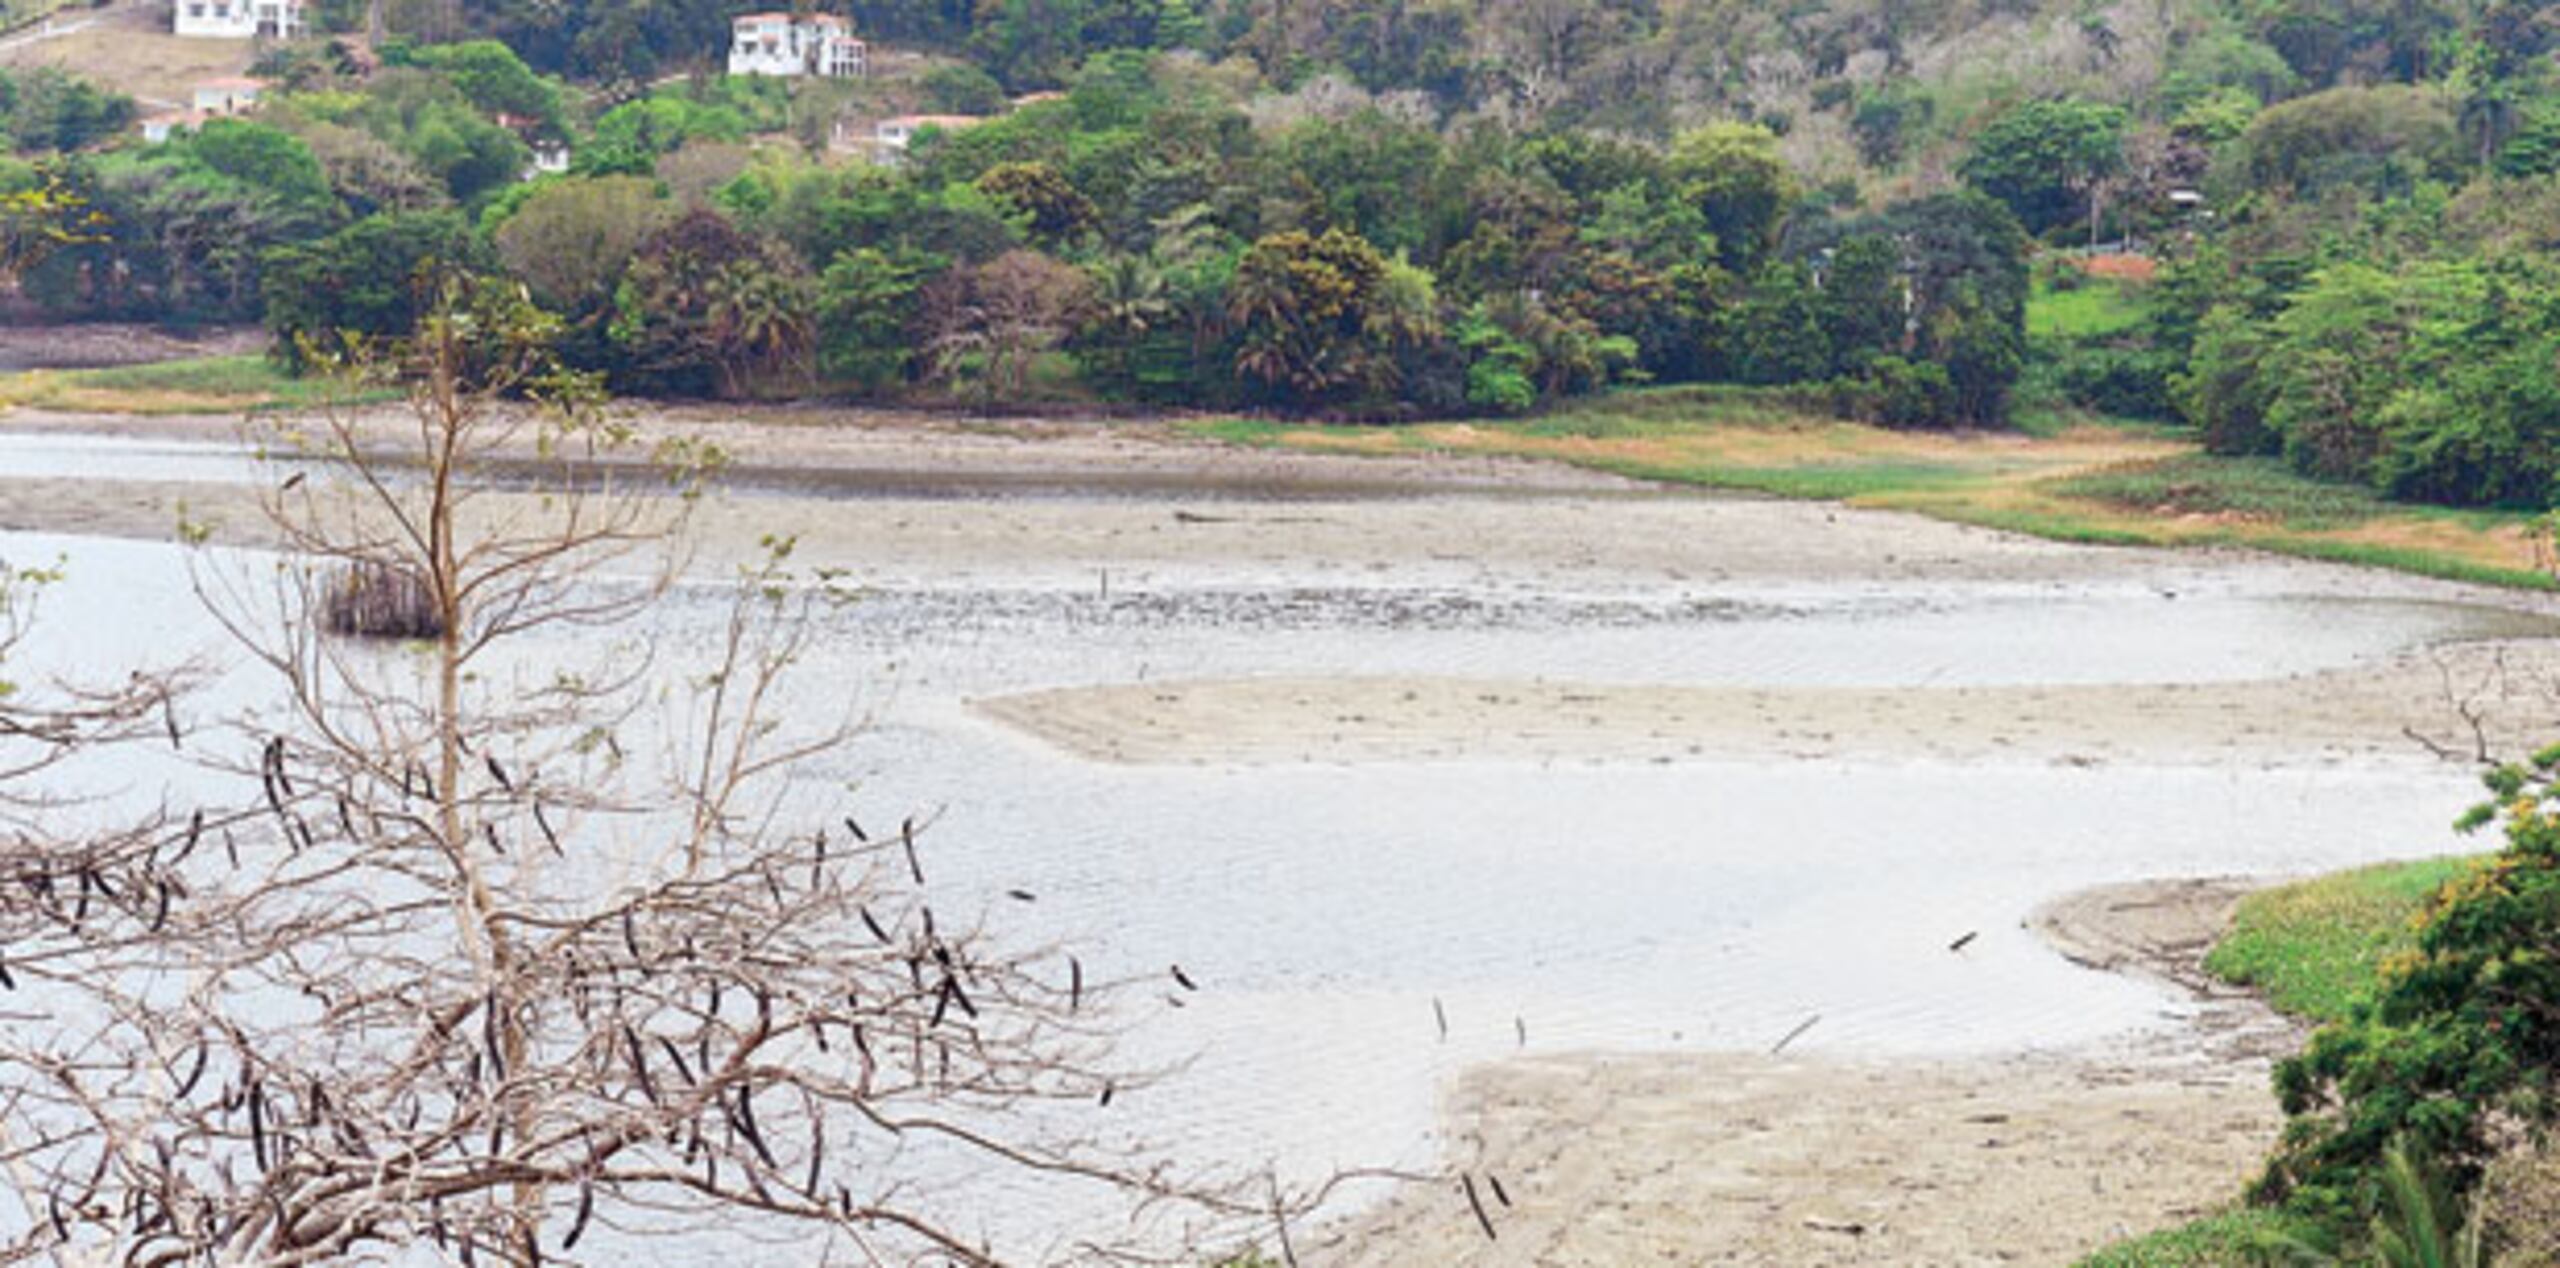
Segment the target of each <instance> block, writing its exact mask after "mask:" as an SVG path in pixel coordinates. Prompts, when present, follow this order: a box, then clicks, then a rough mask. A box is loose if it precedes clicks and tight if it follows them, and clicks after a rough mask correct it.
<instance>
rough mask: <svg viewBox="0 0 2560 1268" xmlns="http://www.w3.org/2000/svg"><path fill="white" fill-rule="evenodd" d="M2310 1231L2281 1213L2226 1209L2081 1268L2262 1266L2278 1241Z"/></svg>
mask: <svg viewBox="0 0 2560 1268" xmlns="http://www.w3.org/2000/svg"><path fill="white" fill-rule="evenodd" d="M2309 1231H2310V1230H2309V1229H2308V1228H2307V1226H2305V1225H2303V1224H2301V1223H2300V1222H2298V1221H2296V1220H2293V1219H2290V1218H2288V1217H2287V1216H2285V1215H2284V1214H2283V1213H2282V1212H2279V1211H2261V1210H2252V1209H2246V1208H2244V1209H2240V1210H2233V1211H2225V1212H2223V1213H2221V1214H2219V1215H2208V1216H2206V1217H2204V1218H2203V1219H2200V1220H2196V1221H2194V1222H2193V1223H2188V1224H2181V1225H2179V1226H2177V1227H2176V1228H2165V1229H2162V1230H2160V1231H2159V1232H2156V1233H2150V1234H2147V1235H2145V1236H2142V1237H2136V1238H2133V1239H2131V1240H2129V1241H2121V1242H2117V1243H2116V1244H2114V1245H2112V1246H2108V1247H2106V1248H2104V1249H2102V1250H2100V1251H2098V1253H2096V1254H2094V1255H2091V1256H2089V1257H2088V1258H2086V1259H2083V1260H2081V1261H2080V1266H2079V1268H2236V1266H2238V1265H2254V1264H2263V1263H2268V1262H2271V1260H2270V1251H2271V1249H2272V1246H2273V1244H2276V1243H2280V1242H2282V1241H2283V1240H2285V1239H2289V1238H2297V1237H2301V1236H2303V1235H2304V1234H2305V1233H2307V1232H2309ZM2274 1262H2281V1260H2275V1261H2274Z"/></svg>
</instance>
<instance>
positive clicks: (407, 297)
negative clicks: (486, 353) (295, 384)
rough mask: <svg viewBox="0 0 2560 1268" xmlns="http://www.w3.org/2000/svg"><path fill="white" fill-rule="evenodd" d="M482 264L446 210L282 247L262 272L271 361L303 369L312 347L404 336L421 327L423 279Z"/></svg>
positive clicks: (372, 219) (371, 222) (389, 218)
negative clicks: (352, 339)
mask: <svg viewBox="0 0 2560 1268" xmlns="http://www.w3.org/2000/svg"><path fill="white" fill-rule="evenodd" d="M482 260H483V256H482V252H481V248H480V246H479V244H478V240H477V239H476V238H474V237H473V236H472V233H471V230H470V227H469V226H468V225H466V224H464V223H463V220H462V217H460V216H457V215H455V214H453V213H452V212H449V211H434V212H422V213H417V214H411V215H400V214H393V215H381V216H369V217H366V218H365V219H363V220H359V221H357V222H356V223H354V224H352V225H349V226H347V227H346V228H344V229H341V230H339V231H338V232H336V233H333V234H330V235H329V236H328V237H325V238H322V239H320V240H319V241H318V242H314V243H311V244H309V245H308V246H289V247H280V248H278V249H276V250H275V251H274V252H273V253H271V254H270V255H269V257H268V259H267V262H266V270H265V286H266V300H267V314H266V316H267V334H268V335H269V336H270V337H271V338H272V339H273V341H274V342H273V347H272V350H271V355H272V356H274V357H275V358H276V359H277V360H278V361H280V362H282V363H283V364H284V365H286V366H288V367H292V368H294V369H297V370H298V369H301V368H303V367H304V366H305V365H307V364H308V363H309V359H310V357H311V356H312V353H313V346H314V345H315V344H320V345H326V344H328V343H331V342H333V341H335V340H337V339H339V338H340V337H342V336H346V335H354V336H358V337H362V338H368V339H389V338H395V337H398V336H400V335H402V334H405V333H406V332H407V331H409V330H410V329H411V328H412V327H414V326H416V325H417V323H418V315H419V314H418V307H417V301H418V293H419V292H418V281H419V278H420V277H421V276H422V275H427V274H433V273H436V272H438V271H440V270H442V269H446V268H469V267H474V266H477V265H479V264H480V263H481V262H482Z"/></svg>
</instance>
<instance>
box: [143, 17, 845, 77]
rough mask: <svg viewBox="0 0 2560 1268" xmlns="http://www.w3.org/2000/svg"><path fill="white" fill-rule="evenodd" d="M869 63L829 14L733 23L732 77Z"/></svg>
mask: <svg viewBox="0 0 2560 1268" xmlns="http://www.w3.org/2000/svg"><path fill="white" fill-rule="evenodd" d="M181 2H182V3H183V0H181ZM867 61H868V50H867V49H865V48H864V47H863V43H862V41H860V40H858V39H855V38H854V37H853V28H852V27H851V26H850V25H848V24H847V23H846V22H845V20H844V19H843V18H840V17H837V16H835V15H834V14H831V13H816V14H810V15H808V16H806V17H795V16H793V15H791V14H788V13H748V14H742V15H740V16H739V17H737V18H735V19H733V20H731V22H730V23H729V73H730V74H732V75H823V76H826V77H828V78H831V79H849V78H852V77H854V76H858V75H860V74H862V73H863V70H864V68H865V66H866V64H867Z"/></svg>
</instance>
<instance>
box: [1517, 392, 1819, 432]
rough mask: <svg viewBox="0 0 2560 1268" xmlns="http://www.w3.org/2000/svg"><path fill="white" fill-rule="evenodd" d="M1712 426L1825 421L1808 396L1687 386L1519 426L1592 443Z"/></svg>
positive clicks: (1582, 401) (1581, 404)
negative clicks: (1706, 422) (1704, 422)
mask: <svg viewBox="0 0 2560 1268" xmlns="http://www.w3.org/2000/svg"><path fill="white" fill-rule="evenodd" d="M1702 420H1712V421H1713V422H1714V423H1715V424H1716V425H1718V426H1722V427H1787V426H1800V425H1802V424H1804V423H1806V422H1807V421H1824V420H1822V416H1821V414H1820V413H1819V411H1816V410H1813V409H1810V408H1808V407H1807V405H1806V402H1805V397H1804V394H1803V393H1801V392H1797V391H1790V390H1789V389H1786V388H1768V387H1745V386H1743V385H1741V384H1735V383H1684V384H1681V385H1679V386H1676V387H1656V388H1632V389H1628V390H1625V391H1619V392H1611V393H1609V394H1607V395H1605V396H1597V397H1581V398H1577V399H1576V400H1574V401H1573V402H1572V403H1570V404H1568V405H1566V406H1564V407H1563V408H1561V409H1557V410H1555V411H1553V412H1551V413H1546V414H1541V415H1538V416H1537V417H1535V418H1532V419H1529V420H1527V421H1525V422H1522V423H1518V424H1514V425H1513V426H1516V427H1517V428H1518V430H1519V431H1520V432H1521V433H1522V434H1523V435H1529V436H1577V437H1582V438H1584V439H1590V440H1606V439H1618V438H1640V437H1652V436H1662V435H1665V434H1669V433H1672V432H1677V431H1680V430H1682V429H1686V428H1694V427H1696V426H1697V425H1698V424H1699V422H1700V421H1702Z"/></svg>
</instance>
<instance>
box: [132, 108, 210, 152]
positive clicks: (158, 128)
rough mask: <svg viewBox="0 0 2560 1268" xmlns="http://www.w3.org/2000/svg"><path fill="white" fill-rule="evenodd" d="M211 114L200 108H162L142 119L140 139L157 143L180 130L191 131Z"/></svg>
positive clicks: (200, 125) (201, 124)
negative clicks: (157, 112) (160, 110)
mask: <svg viewBox="0 0 2560 1268" xmlns="http://www.w3.org/2000/svg"><path fill="white" fill-rule="evenodd" d="M212 117H213V116H211V115H208V114H206V113H205V112H204V111H201V110H164V111H162V112H161V113H159V114H155V115H152V116H150V117H148V118H146V119H144V120H143V121H142V139H143V140H144V141H147V142H149V143H150V144H152V145H158V144H160V143H161V142H164V141H166V140H168V139H169V138H170V137H172V136H175V135H176V134H178V133H179V132H181V131H185V132H193V131H195V130H196V129H197V128H200V127H203V126H204V121H205V120H207V119H210V118H212Z"/></svg>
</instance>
